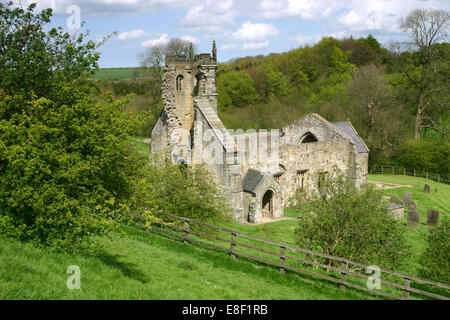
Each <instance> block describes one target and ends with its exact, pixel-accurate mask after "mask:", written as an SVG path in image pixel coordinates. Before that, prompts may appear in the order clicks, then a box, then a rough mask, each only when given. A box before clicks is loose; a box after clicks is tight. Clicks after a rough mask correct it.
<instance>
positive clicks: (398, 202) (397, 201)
mask: <svg viewBox="0 0 450 320" xmlns="http://www.w3.org/2000/svg"><path fill="white" fill-rule="evenodd" d="M389 203H395V204H400V205H403V201H402V200H400V199H399V198H397V197H396V196H392V197H390V199H389Z"/></svg>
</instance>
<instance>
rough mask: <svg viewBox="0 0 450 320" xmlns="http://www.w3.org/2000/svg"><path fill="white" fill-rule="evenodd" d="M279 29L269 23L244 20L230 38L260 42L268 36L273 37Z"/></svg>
mask: <svg viewBox="0 0 450 320" xmlns="http://www.w3.org/2000/svg"><path fill="white" fill-rule="evenodd" d="M279 33H280V31H279V30H278V29H277V28H275V26H274V25H273V24H271V23H269V24H265V23H251V22H250V21H247V22H245V23H244V24H243V25H242V26H241V28H240V29H239V30H238V31H236V32H234V33H233V34H232V38H233V39H235V40H238V41H249V42H257V41H259V42H261V41H264V40H266V39H267V38H269V37H275V36H277V35H278V34H279Z"/></svg>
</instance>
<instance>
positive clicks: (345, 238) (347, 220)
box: [295, 168, 409, 268]
mask: <svg viewBox="0 0 450 320" xmlns="http://www.w3.org/2000/svg"><path fill="white" fill-rule="evenodd" d="M313 180H316V181H317V182H318V183H319V181H320V186H318V190H317V191H316V192H312V191H311V192H310V193H305V192H299V193H298V194H297V196H296V198H295V199H296V205H295V209H296V210H297V212H299V214H300V220H299V225H298V228H297V229H296V231H295V237H296V241H297V243H298V244H299V246H301V247H305V248H307V249H310V250H314V251H320V252H324V253H326V254H328V255H334V256H339V257H344V258H348V259H350V260H353V261H357V262H360V263H364V264H371V265H378V266H380V267H386V268H398V267H400V266H401V265H403V264H404V263H405V261H406V258H407V256H408V254H409V247H408V246H407V245H406V242H407V241H406V234H405V232H406V228H405V227H404V226H403V225H402V224H401V223H400V222H398V221H396V220H395V219H394V218H393V216H391V215H390V214H389V213H388V211H387V209H386V207H385V206H384V204H383V202H382V201H381V199H382V195H381V193H379V192H378V191H376V190H374V189H373V188H372V187H369V186H364V187H362V188H361V190H358V189H357V188H356V187H355V185H354V182H353V181H352V179H351V178H349V177H348V175H347V174H346V173H344V172H342V171H340V170H338V169H337V168H335V169H334V170H333V171H332V172H329V173H326V174H325V173H318V174H316V175H314V177H313ZM325 262H327V263H329V264H330V265H333V262H332V261H325Z"/></svg>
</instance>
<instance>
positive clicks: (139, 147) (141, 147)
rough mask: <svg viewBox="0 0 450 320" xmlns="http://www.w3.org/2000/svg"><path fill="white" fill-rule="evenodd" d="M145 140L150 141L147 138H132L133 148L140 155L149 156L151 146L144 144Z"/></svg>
mask: <svg viewBox="0 0 450 320" xmlns="http://www.w3.org/2000/svg"><path fill="white" fill-rule="evenodd" d="M144 139H148V138H145V137H137V136H135V137H130V144H131V146H132V147H133V148H134V149H135V150H136V151H137V152H139V153H142V154H145V155H149V154H150V153H149V152H150V145H149V144H148V143H146V142H144V141H143V140H144Z"/></svg>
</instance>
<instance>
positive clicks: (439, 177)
mask: <svg viewBox="0 0 450 320" xmlns="http://www.w3.org/2000/svg"><path fill="white" fill-rule="evenodd" d="M439 180H441V175H440V174H438V182H439Z"/></svg>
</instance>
